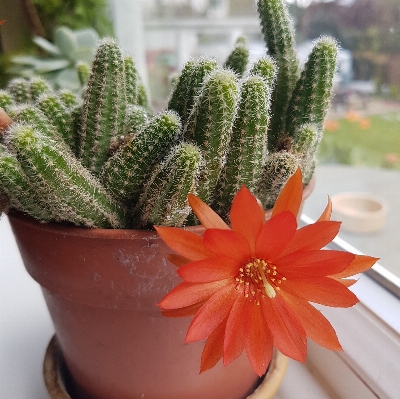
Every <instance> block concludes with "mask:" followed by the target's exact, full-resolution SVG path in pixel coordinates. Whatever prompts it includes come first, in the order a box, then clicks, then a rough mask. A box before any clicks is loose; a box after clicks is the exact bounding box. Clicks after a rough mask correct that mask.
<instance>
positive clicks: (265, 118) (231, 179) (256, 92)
mask: <svg viewBox="0 0 400 399" xmlns="http://www.w3.org/2000/svg"><path fill="white" fill-rule="evenodd" d="M269 108H270V88H269V86H267V85H266V84H265V81H264V80H263V79H262V78H261V77H259V76H250V77H249V78H247V79H246V80H245V81H244V82H243V83H242V86H241V98H240V102H239V106H238V114H237V117H236V120H235V123H234V125H233V129H232V137H231V141H230V145H229V150H228V153H227V156H226V163H225V165H224V168H223V170H222V173H221V176H220V179H219V181H218V184H217V190H216V194H215V202H214V207H215V209H216V211H217V212H218V213H219V214H220V215H221V216H223V217H226V216H227V214H228V211H229V209H230V206H231V203H232V200H233V198H234V196H235V194H236V193H237V192H238V191H239V189H240V187H241V186H242V185H243V184H245V185H246V186H247V188H249V190H251V191H253V192H254V191H255V189H256V187H257V184H258V182H259V179H260V177H261V173H262V170H263V166H264V164H265V159H266V156H267V128H268V122H269V114H268V113H269Z"/></svg>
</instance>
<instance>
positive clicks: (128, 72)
mask: <svg viewBox="0 0 400 399" xmlns="http://www.w3.org/2000/svg"><path fill="white" fill-rule="evenodd" d="M123 61H124V66H125V79H126V99H127V102H128V104H132V105H134V104H137V102H138V95H139V75H138V71H137V69H136V64H135V61H133V58H132V57H131V56H130V55H126V56H125V57H124V58H123Z"/></svg>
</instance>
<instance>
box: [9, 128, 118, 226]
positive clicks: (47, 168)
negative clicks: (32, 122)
mask: <svg viewBox="0 0 400 399" xmlns="http://www.w3.org/2000/svg"><path fill="white" fill-rule="evenodd" d="M8 141H9V142H8V145H9V147H10V148H11V150H12V151H13V152H15V153H16V155H17V159H18V161H19V163H20V164H21V167H22V169H23V171H24V173H25V174H26V175H27V176H28V179H29V181H30V183H31V184H32V186H33V187H34V188H35V191H36V192H37V193H38V194H39V195H40V196H41V197H42V198H43V199H44V201H45V202H46V203H47V206H48V207H49V209H50V211H51V213H52V214H53V215H57V217H58V219H59V220H66V221H70V222H73V223H75V224H77V225H83V226H87V227H104V228H109V227H114V228H120V227H123V226H124V224H125V222H124V213H123V211H122V210H121V209H120V207H119V206H118V205H117V204H116V203H115V202H114V201H113V200H112V199H111V198H110V196H109V195H108V194H107V193H106V192H105V190H104V188H103V187H102V186H101V185H100V183H99V182H98V181H97V179H95V178H94V177H93V176H92V174H91V173H90V172H88V171H87V170H86V169H85V168H84V167H83V166H82V165H81V163H80V162H79V161H78V160H77V159H76V158H75V157H74V156H73V154H72V153H71V152H70V151H69V149H68V148H67V147H66V145H65V144H64V143H63V142H62V141H58V140H56V139H55V138H54V137H52V136H47V135H45V134H43V133H42V132H40V131H38V130H35V129H34V128H33V127H31V126H28V125H22V124H18V123H14V124H13V125H12V126H11V128H10V133H9V135H8Z"/></svg>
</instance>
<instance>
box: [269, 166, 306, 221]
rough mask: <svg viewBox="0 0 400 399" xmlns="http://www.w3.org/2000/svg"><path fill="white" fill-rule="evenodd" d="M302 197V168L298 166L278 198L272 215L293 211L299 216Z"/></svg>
mask: <svg viewBox="0 0 400 399" xmlns="http://www.w3.org/2000/svg"><path fill="white" fill-rule="evenodd" d="M302 197H303V182H302V176H301V171H300V168H298V169H297V171H296V172H295V173H294V175H293V176H292V177H291V178H290V179H289V180H288V181H287V183H286V184H285V186H284V187H283V189H282V191H281V192H280V194H279V196H278V199H277V200H276V202H275V205H274V207H273V209H272V217H274V216H276V215H278V214H279V213H281V212H285V211H289V212H292V213H293V215H294V216H297V214H298V213H299V209H300V205H301V201H302Z"/></svg>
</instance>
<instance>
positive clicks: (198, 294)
mask: <svg viewBox="0 0 400 399" xmlns="http://www.w3.org/2000/svg"><path fill="white" fill-rule="evenodd" d="M230 283H231V281H230V280H220V281H214V282H212V283H206V284H195V283H181V284H179V285H178V286H177V287H175V288H174V289H172V290H171V291H170V292H169V293H168V294H167V295H166V296H165V297H164V298H163V299H162V300H161V301H160V302H159V303H158V306H160V307H161V308H162V309H179V308H185V307H187V306H190V305H194V304H195V303H198V302H202V301H204V300H206V299H208V298H209V297H211V296H212V295H214V294H215V293H216V292H217V291H218V290H220V289H221V288H223V287H225V286H226V285H228V284H230Z"/></svg>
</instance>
